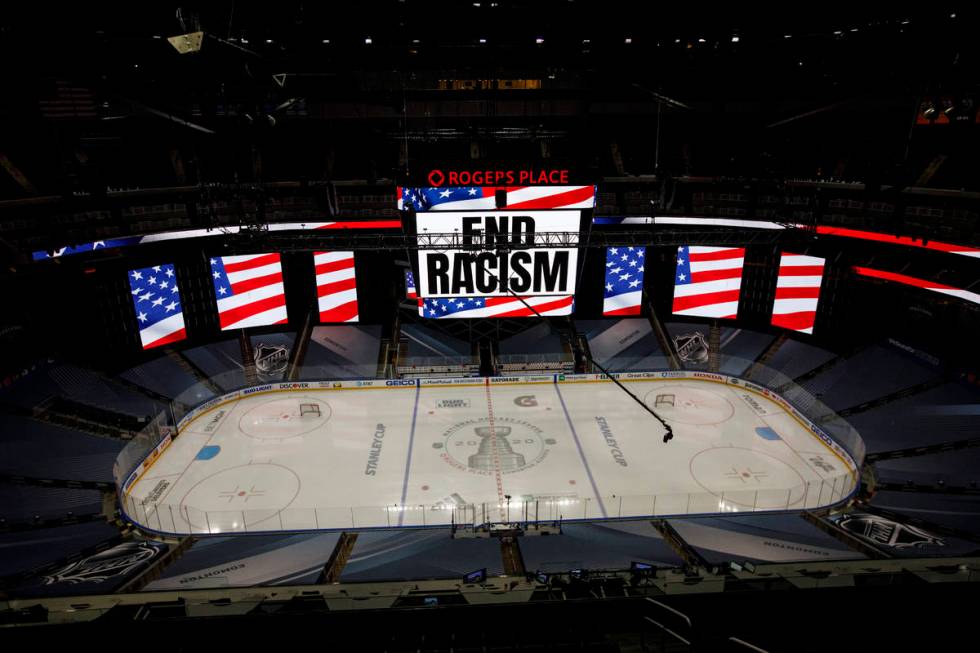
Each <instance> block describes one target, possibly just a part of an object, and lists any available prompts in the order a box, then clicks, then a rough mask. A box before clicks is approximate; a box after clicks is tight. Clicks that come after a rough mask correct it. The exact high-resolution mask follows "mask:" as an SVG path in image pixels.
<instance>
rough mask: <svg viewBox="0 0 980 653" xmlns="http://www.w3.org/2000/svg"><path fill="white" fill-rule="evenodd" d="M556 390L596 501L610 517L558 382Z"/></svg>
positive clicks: (603, 513) (605, 515) (600, 508)
mask: <svg viewBox="0 0 980 653" xmlns="http://www.w3.org/2000/svg"><path fill="white" fill-rule="evenodd" d="M555 392H557V393H558V401H560V402H561V409H562V410H563V411H565V419H566V420H568V428H569V430H570V431H571V432H572V437H573V438H575V446H576V447H578V455H579V456H580V457H581V458H582V465H583V466H585V473H586V474H588V475H589V483H592V492H593V493H595V498H596V501H598V502H599V510H601V511H602V516H603V517H608V515H607V514H606V505H605V504H604V503H602V497H601V496H599V488H598V487H596V484H595V479H594V478H592V470H591V469H589V461H587V460H586V459H585V452H584V451H582V443H581V442H579V441H578V433H576V432H575V426H574V425H573V424H572V416H571V415H569V414H568V408H566V407H565V398H564V397H562V396H561V390H560V389H559V388H558V384H557V383H556V384H555Z"/></svg>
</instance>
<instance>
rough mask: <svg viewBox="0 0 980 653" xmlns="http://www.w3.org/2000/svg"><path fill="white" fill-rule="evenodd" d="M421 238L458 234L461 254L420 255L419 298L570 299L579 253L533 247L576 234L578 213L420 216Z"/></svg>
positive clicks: (437, 252) (433, 252)
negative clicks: (547, 239) (552, 236)
mask: <svg viewBox="0 0 980 653" xmlns="http://www.w3.org/2000/svg"><path fill="white" fill-rule="evenodd" d="M417 220H418V231H419V233H423V232H424V233H429V234H459V244H460V246H461V249H452V250H422V249H420V250H419V252H418V264H419V278H418V279H417V281H418V282H419V284H418V285H419V295H420V296H421V297H466V296H468V295H474V296H501V295H509V294H510V293H516V294H519V295H522V296H533V295H572V294H574V293H575V272H576V270H577V262H578V250H577V249H576V248H574V247H571V248H550V247H536V246H534V244H535V243H540V242H542V238H541V236H542V235H543V234H548V233H556V232H559V233H560V232H570V233H576V234H577V233H578V231H579V220H580V215H579V212H578V211H515V212H508V211H466V212H449V211H446V212H440V213H425V214H419V215H418V218H417Z"/></svg>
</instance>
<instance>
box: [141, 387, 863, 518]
mask: <svg viewBox="0 0 980 653" xmlns="http://www.w3.org/2000/svg"><path fill="white" fill-rule="evenodd" d="M705 376H707V375H705ZM547 378H551V377H547ZM493 381H494V382H493V383H488V382H486V381H485V380H483V379H467V380H465V381H464V380H460V379H456V380H454V381H452V382H450V381H445V383H446V385H415V382H410V381H401V382H399V381H395V382H389V383H404V384H406V385H395V386H381V387H378V385H377V384H379V383H381V384H383V383H385V382H384V381H380V382H363V383H364V385H365V386H368V387H352V386H353V385H354V382H345V384H344V386H345V387H337V388H330V387H326V388H322V387H319V386H329V385H330V384H306V385H311V386H316V387H308V388H303V389H299V390H287V391H283V390H281V389H276V390H270V391H266V392H255V393H254V394H249V395H247V396H241V397H237V398H234V399H232V400H228V401H224V402H222V403H218V404H217V405H215V406H213V407H211V408H209V409H208V410H206V411H204V412H201V413H200V414H198V415H196V416H194V417H193V419H191V420H189V421H188V422H187V423H185V424H183V426H182V428H181V430H180V433H179V435H178V436H177V437H176V438H174V439H173V441H172V442H171V443H169V446H166V447H165V448H163V449H162V450H161V451H160V452H158V455H155V457H154V459H153V462H152V464H150V463H149V462H147V463H144V465H143V468H141V469H140V470H138V472H139V474H138V477H135V475H136V472H134V477H135V480H131V481H130V483H129V484H128V485H129V488H128V491H127V492H126V494H125V496H124V504H123V505H124V508H125V510H126V513H127V514H128V515H129V517H130V519H132V520H133V521H135V522H136V523H138V524H140V525H142V526H144V527H146V528H148V529H151V530H156V531H160V532H166V533H179V534H187V533H198V534H207V533H211V534H217V533H230V532H240V533H245V532H250V533H251V532H268V531H300V530H326V529H352V528H354V529H356V528H395V527H409V526H412V527H418V526H434V525H445V524H451V523H455V524H469V523H475V524H483V523H497V522H523V521H552V520H556V519H562V520H573V519H590V520H591V519H611V518H625V517H634V518H635V517H647V516H670V515H694V514H700V515H704V514H718V513H728V512H751V511H774V510H801V509H803V508H811V509H812V508H816V507H820V506H825V505H831V504H833V503H835V502H838V501H841V500H842V499H844V498H846V497H847V496H848V495H849V494H850V493H851V492H852V491H853V490H854V488H855V487H856V483H857V476H858V475H857V470H856V469H855V468H854V464H853V462H852V461H851V460H850V457H849V456H847V454H846V453H843V452H842V450H840V449H837V450H835V448H834V447H832V446H831V445H828V444H827V443H825V442H824V441H823V440H821V439H820V438H819V437H818V436H817V435H815V434H814V433H813V432H811V431H810V430H809V429H808V428H807V426H806V425H805V424H804V422H803V421H801V420H800V419H798V418H797V417H795V416H794V415H792V414H791V413H790V412H789V411H788V410H787V409H785V408H784V407H783V406H781V405H780V404H779V403H777V402H776V401H773V400H771V399H769V398H767V397H766V396H763V394H760V393H758V392H753V391H751V390H750V389H748V388H746V387H742V386H741V385H737V384H738V381H735V382H734V383H735V384H736V385H733V384H732V383H731V382H728V383H726V382H724V381H721V382H719V381H717V380H711V379H700V378H650V379H643V380H637V381H633V380H625V379H624V380H623V383H624V385H626V386H627V387H628V388H629V389H630V391H631V392H633V393H634V394H635V395H636V396H637V397H639V398H640V399H642V400H643V401H644V402H645V403H646V404H647V405H649V406H650V407H652V408H654V409H655V410H656V411H657V413H658V414H660V415H661V416H662V417H664V418H665V419H666V420H667V421H668V422H669V423H670V424H671V425H672V427H673V429H674V434H675V437H674V439H673V440H671V441H670V442H669V443H666V444H665V443H664V442H663V439H662V438H663V434H664V430H663V428H662V426H661V425H660V424H659V423H658V422H657V421H656V420H655V419H654V418H653V417H652V416H651V415H650V414H649V413H648V412H646V411H645V410H644V409H643V408H642V407H641V406H639V405H637V403H636V402H635V401H634V400H633V399H632V398H630V397H629V396H628V395H627V394H626V393H624V392H623V391H622V390H621V389H619V388H618V387H616V386H615V385H614V384H613V383H611V382H609V381H608V380H606V381H603V380H599V379H593V380H582V379H578V380H575V381H572V382H566V381H560V382H553V381H550V380H549V381H540V382H524V381H516V380H514V381H515V382H513V383H506V382H504V383H500V382H498V381H499V380H498V379H494V380H493ZM360 383H362V382H358V384H360ZM429 383H439V382H438V381H430V382H429ZM334 385H338V386H339V385H340V384H334Z"/></svg>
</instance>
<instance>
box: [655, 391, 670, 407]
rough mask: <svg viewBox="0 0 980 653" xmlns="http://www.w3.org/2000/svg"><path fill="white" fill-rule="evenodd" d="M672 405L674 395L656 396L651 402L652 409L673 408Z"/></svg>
mask: <svg viewBox="0 0 980 653" xmlns="http://www.w3.org/2000/svg"><path fill="white" fill-rule="evenodd" d="M673 405H674V395H668V394H664V395H657V398H656V399H654V400H653V407H654V408H657V407H658V406H673Z"/></svg>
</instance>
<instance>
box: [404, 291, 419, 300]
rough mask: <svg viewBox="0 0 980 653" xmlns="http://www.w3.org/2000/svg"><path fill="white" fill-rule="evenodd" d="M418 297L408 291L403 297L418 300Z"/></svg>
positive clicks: (416, 294)
mask: <svg viewBox="0 0 980 653" xmlns="http://www.w3.org/2000/svg"><path fill="white" fill-rule="evenodd" d="M418 297H419V295H418V293H416V292H412V291H411V290H409V291H408V293H407V294H406V295H405V298H406V299H418Z"/></svg>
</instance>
